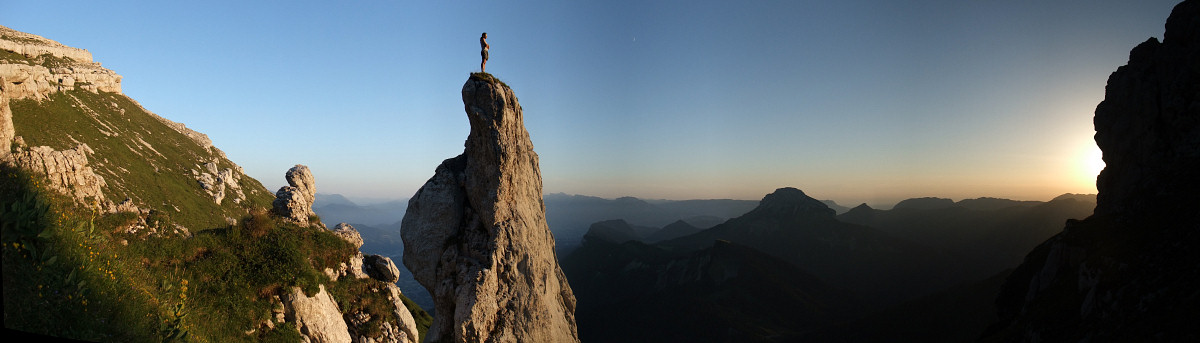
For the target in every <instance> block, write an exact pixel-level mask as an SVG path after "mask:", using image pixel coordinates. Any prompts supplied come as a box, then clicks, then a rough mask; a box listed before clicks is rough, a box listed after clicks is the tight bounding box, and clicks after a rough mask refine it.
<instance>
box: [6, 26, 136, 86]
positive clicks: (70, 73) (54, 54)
mask: <svg viewBox="0 0 1200 343" xmlns="http://www.w3.org/2000/svg"><path fill="white" fill-rule="evenodd" d="M0 50H9V51H13V52H15V53H17V54H20V55H23V56H25V57H26V58H30V59H40V60H47V59H49V60H52V61H51V62H49V63H43V64H46V65H49V66H50V67H49V68H47V67H46V66H43V65H33V64H27V63H23V62H24V61H8V62H5V63H0V77H3V79H4V81H5V85H4V86H5V88H6V92H7V93H8V95H9V97H10V98H11V99H26V98H35V99H41V98H45V97H46V96H47V95H49V94H50V93H53V92H58V91H67V90H72V89H75V88H81V89H85V90H89V91H92V92H99V91H104V92H113V93H120V92H121V76H120V75H117V74H116V73H114V72H113V71H111V70H108V69H105V68H103V67H101V66H100V63H96V62H93V61H92V54H91V53H90V52H88V51H87V50H83V49H77V48H72V47H69V46H65V45H62V44H60V43H58V42H55V41H53V40H49V39H46V38H43V37H41V36H38V35H33V34H28V33H24V32H19V31H14V30H12V29H10V28H7V27H4V26H0Z"/></svg>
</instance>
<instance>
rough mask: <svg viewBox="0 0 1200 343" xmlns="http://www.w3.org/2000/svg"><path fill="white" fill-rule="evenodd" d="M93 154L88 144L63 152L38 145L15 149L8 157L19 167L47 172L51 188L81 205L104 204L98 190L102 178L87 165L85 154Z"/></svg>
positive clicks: (103, 198)
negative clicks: (15, 151)
mask: <svg viewBox="0 0 1200 343" xmlns="http://www.w3.org/2000/svg"><path fill="white" fill-rule="evenodd" d="M92 153H94V152H93V151H92V149H91V148H89V147H88V146H87V144H80V145H79V146H77V147H75V148H74V149H69V150H63V151H57V150H54V149H51V148H50V147H47V146H38V147H32V148H29V149H27V150H22V151H18V152H17V153H15V154H12V156H10V157H9V158H10V160H11V161H12V162H13V163H14V164H15V165H16V166H17V167H19V168H22V169H26V170H30V171H33V172H35V173H39V174H42V175H46V178H47V179H48V180H49V181H48V182H49V184H48V185H47V186H48V187H49V188H50V189H53V190H56V191H58V192H60V193H63V194H67V195H70V196H71V197H73V198H74V199H75V201H76V202H78V203H80V204H85V205H90V206H98V205H104V206H107V202H108V201H107V200H106V199H105V197H104V193H103V192H102V191H101V189H102V188H103V187H104V185H105V183H104V178H103V177H100V175H96V173H94V172H93V171H92V167H90V166H88V155H89V154H92Z"/></svg>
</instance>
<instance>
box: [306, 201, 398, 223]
mask: <svg viewBox="0 0 1200 343" xmlns="http://www.w3.org/2000/svg"><path fill="white" fill-rule="evenodd" d="M407 209H408V199H396V200H389V201H386V202H382V203H376V204H369V205H359V204H357V203H355V202H353V201H351V200H350V199H347V198H346V197H344V196H342V195H341V194H321V193H318V194H317V200H316V201H313V211H314V212H317V215H319V216H321V220H322V221H324V222H326V223H331V224H336V223H361V224H367V225H371V226H389V225H393V224H397V223H399V222H400V219H401V218H404V211H405V210H407ZM397 226H398V225H397Z"/></svg>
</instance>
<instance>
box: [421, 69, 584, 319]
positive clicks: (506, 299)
mask: <svg viewBox="0 0 1200 343" xmlns="http://www.w3.org/2000/svg"><path fill="white" fill-rule="evenodd" d="M462 97H463V104H464V105H465V108H466V112H467V118H468V119H469V120H470V123H471V132H470V134H469V135H468V136H467V141H466V143H465V150H464V151H463V153H462V155H459V156H457V157H454V158H451V159H447V160H445V161H444V162H442V164H441V165H440V166H438V168H437V170H436V172H435V174H434V176H433V177H432V178H430V179H429V181H427V182H426V183H425V185H424V186H422V187H421V189H420V190H418V191H417V193H416V194H415V195H414V196H413V197H412V199H411V200H410V201H409V203H408V211H407V213H406V214H405V216H404V220H403V223H402V231H401V237H402V238H403V240H404V265H405V266H407V267H408V269H409V270H411V271H412V272H413V276H414V277H415V278H416V279H417V281H418V282H420V283H421V285H423V286H425V288H426V289H428V290H429V293H430V294H432V295H433V298H434V306H435V309H436V311H437V313H436V316H435V317H434V320H433V325H432V327H430V329H429V333H428V335H429V336H428V337H427V338H428V341H430V342H577V341H578V340H579V338H578V334H577V333H576V327H575V296H574V295H573V294H572V292H571V288H570V286H569V285H568V284H567V279H566V276H564V275H563V272H562V269H560V268H559V265H558V260H557V258H556V257H555V255H554V237H553V235H552V234H551V233H550V228H549V226H548V225H547V224H546V211H545V206H544V204H543V202H542V176H541V171H540V170H539V168H538V156H537V153H535V152H534V151H533V143H532V142H531V141H530V139H529V132H528V131H526V130H525V126H524V123H523V119H522V113H521V105H520V104H519V103H518V102H517V97H516V96H515V95H513V91H512V89H510V88H508V86H507V85H505V84H504V83H502V82H500V81H498V80H496V79H494V78H492V77H491V76H490V75H487V74H472V75H471V78H470V79H468V80H467V82H466V84H464V85H463V89H462Z"/></svg>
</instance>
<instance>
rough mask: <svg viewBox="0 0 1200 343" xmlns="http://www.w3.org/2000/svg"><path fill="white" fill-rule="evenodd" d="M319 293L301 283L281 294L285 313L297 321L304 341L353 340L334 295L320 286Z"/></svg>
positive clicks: (327, 342)
mask: <svg viewBox="0 0 1200 343" xmlns="http://www.w3.org/2000/svg"><path fill="white" fill-rule="evenodd" d="M319 287H320V289H319V291H317V294H314V295H313V296H311V297H309V296H307V295H305V294H304V290H302V289H300V287H292V288H291V291H290V292H289V293H286V294H284V295H283V297H282V301H283V306H284V315H285V317H286V320H287V321H288V322H292V323H295V324H296V328H297V329H299V330H300V334H301V335H304V338H305V342H316V343H333V342H339V343H350V329H349V328H348V327H347V326H346V321H345V320H343V319H342V312H341V310H339V309H338V304H337V302H336V301H334V300H333V296H332V295H330V294H329V292H326V291H325V285H321V286H319Z"/></svg>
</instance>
